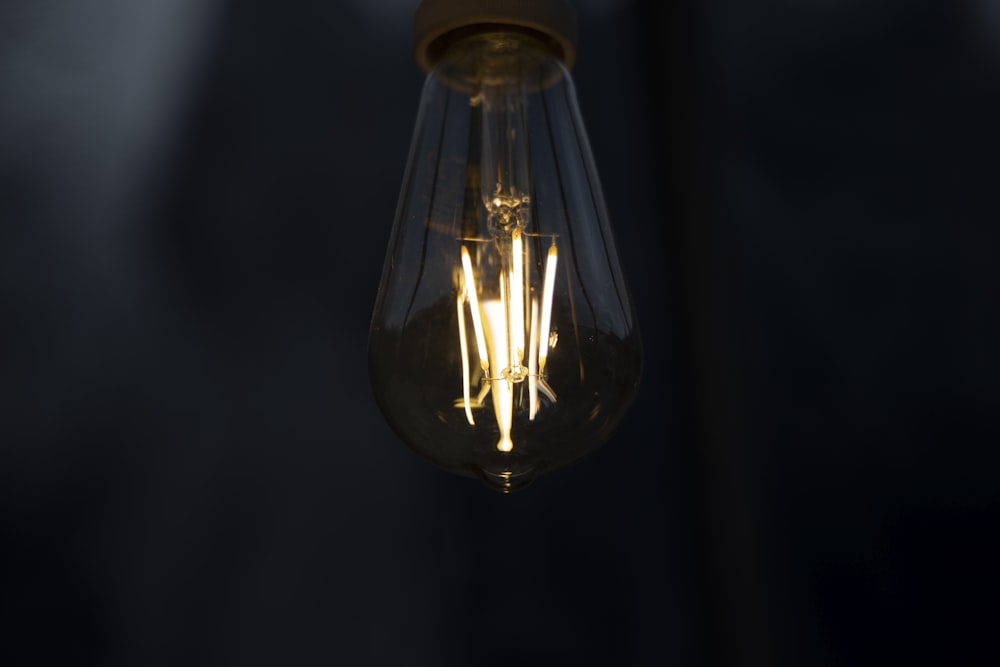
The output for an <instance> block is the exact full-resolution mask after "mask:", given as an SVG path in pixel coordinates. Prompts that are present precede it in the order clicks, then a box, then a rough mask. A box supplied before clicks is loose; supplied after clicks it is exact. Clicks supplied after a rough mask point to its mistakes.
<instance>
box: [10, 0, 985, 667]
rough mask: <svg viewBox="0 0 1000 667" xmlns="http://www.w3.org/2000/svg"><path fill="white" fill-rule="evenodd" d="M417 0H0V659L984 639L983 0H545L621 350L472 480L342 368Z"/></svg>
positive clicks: (768, 659)
mask: <svg viewBox="0 0 1000 667" xmlns="http://www.w3.org/2000/svg"><path fill="white" fill-rule="evenodd" d="M415 4H416V3H415V1H412V0H411V1H404V0H399V1H391V0H382V1H381V2H357V3H351V2H340V3H330V2H313V3H298V4H297V5H296V6H294V7H292V6H289V5H287V4H282V3H268V2H262V1H253V0H251V1H243V2H229V1H227V0H216V1H214V2H206V1H205V0H184V1H181V0H144V1H143V2H133V3H126V2H114V1H113V0H97V1H95V2H91V3H88V4H87V5H86V6H82V5H81V6H76V5H74V4H70V3H66V4H64V3H57V2H54V1H49V0H30V1H29V0H8V1H7V2H6V3H4V4H3V5H2V6H0V276H2V277H0V296H2V300H0V308H2V316H0V341H2V345H0V360H2V361H0V398H2V402H0V406H2V407H0V572H2V575H0V577H2V579H0V628H2V629H0V663H2V664H46V663H48V662H55V661H56V660H60V661H62V660H67V659H72V660H74V661H75V662H76V663H78V664H101V665H105V664H107V665H136V664H144V665H145V664H178V663H186V664H220V663H224V664H245V665H256V664H260V665H268V664H318V663H327V664H329V663H333V664H348V665H355V664H357V665H398V664H407V665H442V666H443V665H494V664H496V665H499V664H508V663H511V662H517V663H518V664H574V665H576V664H580V665H583V664H602V663H603V664H615V665H662V664H676V665H703V664H712V665H716V664H717V665H745V664H770V665H805V664H819V665H854V664H868V663H872V664H874V663H886V662H890V663H896V662H903V661H906V662H909V663H918V664H920V663H924V662H930V661H933V662H942V661H948V662H959V663H968V662H970V661H969V660H968V659H967V658H968V656H972V655H974V654H975V653H976V652H977V651H978V652H980V653H982V652H987V651H992V650H993V649H992V639H991V637H990V634H989V633H990V631H991V629H992V628H995V627H996V625H997V621H998V620H1000V618H998V617H997V616H998V614H997V612H996V607H995V604H994V602H993V601H994V600H995V599H996V597H997V593H998V592H1000V591H998V590H997V588H998V586H997V583H996V582H997V577H996V572H995V569H996V566H995V562H996V560H997V556H998V555H1000V549H998V548H997V545H996V544H995V540H994V537H993V534H994V533H995V531H996V526H997V525H998V522H997V519H998V511H997V510H998V507H1000V491H998V482H1000V474H998V473H1000V470H998V460H1000V459H998V457H997V455H996V454H995V453H994V448H995V447H996V446H997V443H1000V419H998V415H997V412H998V399H1000V392H998V381H997V377H998V375H1000V355H998V353H997V341H998V340H1000V327H998V315H997V301H998V289H997V288H998V285H1000V273H998V269H997V257H996V255H997V250H996V249H997V248H998V247H1000V244H998V240H1000V239H998V238H997V237H998V232H997V230H996V219H997V211H998V208H1000V206H998V199H997V183H998V182H1000V180H998V176H1000V173H998V172H1000V169H998V166H997V165H998V161H997V158H996V156H997V155H998V154H1000V136H998V129H997V127H998V126H997V122H996V119H997V118H1000V88H998V86H1000V15H998V12H997V10H996V7H995V6H994V5H995V3H992V4H991V3H990V2H988V1H987V0H981V1H980V2H971V1H969V2H965V1H963V2H954V1H947V0H940V1H937V2H930V1H928V2H916V3H915V2H876V3H861V2H804V1H803V2H789V1H784V2H777V1H761V2H755V3H740V2H730V1H728V0H712V1H711V2H702V3H697V2H694V1H693V0H691V1H687V2H680V1H678V2H671V3H660V2H652V1H648V2H645V1H639V0H635V1H631V2H630V1H627V0H606V1H601V0H590V1H588V2H583V1H581V2H578V3H576V4H577V7H578V9H579V10H580V15H581V20H582V25H581V45H580V53H579V58H578V62H577V66H576V69H575V71H574V75H575V77H576V82H577V89H578V93H579V96H580V102H581V106H582V109H583V114H584V117H585V120H586V121H587V125H588V128H589V130H590V133H591V140H592V144H593V149H594V152H595V154H596V157H597V160H598V165H599V168H600V171H601V174H602V177H603V181H604V186H605V192H606V195H607V200H608V204H609V208H610V210H611V212H612V217H613V220H614V222H615V224H616V231H617V233H618V234H617V236H618V241H619V247H620V250H621V251H622V254H623V256H624V259H625V262H626V269H627V271H628V272H629V277H630V279H631V283H632V288H633V293H634V297H635V301H636V304H637V308H638V310H639V316H640V323H641V326H642V328H643V337H644V341H645V343H646V355H647V363H646V369H645V375H644V380H643V387H642V392H641V394H640V397H639V399H638V400H637V402H636V404H635V406H634V408H633V411H632V412H631V413H630V415H629V417H628V418H627V419H626V421H625V423H624V424H623V425H622V428H621V430H620V432H619V434H618V436H617V437H616V438H615V440H614V441H612V442H611V443H609V444H608V445H607V446H606V447H605V448H604V449H603V450H602V451H601V452H599V453H598V454H596V455H595V456H593V457H591V458H590V459H588V460H586V461H584V462H582V463H580V464H578V465H576V466H574V467H572V468H570V469H568V470H565V471H561V472H558V473H553V474H550V475H548V476H545V477H543V478H542V479H541V480H539V481H538V482H537V484H536V485H534V486H532V487H531V488H529V489H527V490H525V491H524V492H522V493H519V494H515V495H513V496H510V497H501V496H498V495H495V494H493V493H492V492H489V491H488V490H487V489H485V488H484V487H481V486H480V485H478V484H477V483H475V482H472V481H470V480H466V479H461V478H455V477H452V476H450V475H448V474H445V473H443V472H440V471H438V470H436V469H434V468H433V467H431V466H429V465H428V464H426V463H424V462H422V461H419V460H417V458H416V457H415V456H414V455H413V454H411V453H410V452H409V451H408V450H407V449H406V448H405V446H403V445H402V444H401V443H399V442H398V441H396V439H395V438H394V437H393V435H392V434H391V433H390V431H389V429H388V427H387V426H386V425H385V424H384V422H383V421H382V419H381V417H380V415H379V414H378V411H377V409H376V408H375V406H374V402H373V400H372V398H371V396H370V393H369V390H368V386H367V373H366V368H365V362H364V359H365V354H364V350H365V345H366V337H367V327H368V319H369V316H370V312H371V307H372V304H373V301H374V296H375V294H374V293H375V289H376V287H377V283H378V278H379V275H380V272H381V263H382V261H383V258H384V252H385V244H386V242H387V240H388V234H389V228H390V225H391V220H392V215H393V210H394V207H395V200H396V194H397V192H398V188H399V184H400V181H401V178H402V171H403V167H404V162H405V160H406V153H407V149H408V143H409V134H410V131H411V129H412V125H413V119H414V115H415V112H416V105H417V101H418V98H419V93H420V86H421V80H422V76H421V74H420V72H419V71H418V70H417V68H416V67H415V65H414V64H413V61H412V57H411V55H410V47H409V16H410V15H411V13H412V10H413V8H414V6H415Z"/></svg>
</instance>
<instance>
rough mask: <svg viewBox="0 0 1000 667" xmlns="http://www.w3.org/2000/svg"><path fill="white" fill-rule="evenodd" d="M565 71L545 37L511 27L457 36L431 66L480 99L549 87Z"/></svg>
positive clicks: (452, 83) (435, 73) (443, 76)
mask: <svg viewBox="0 0 1000 667" xmlns="http://www.w3.org/2000/svg"><path fill="white" fill-rule="evenodd" d="M565 72H566V70H565V68H564V67H563V66H562V65H561V63H560V61H559V60H558V59H557V58H556V57H555V56H554V54H553V53H552V51H551V49H550V48H549V46H548V44H546V42H545V40H544V39H542V38H540V37H539V36H538V35H535V34H531V33H527V32H521V31H511V30H500V31H496V32H486V33H482V32H474V33H471V34H469V35H467V36H465V37H463V38H461V39H458V40H456V41H454V42H452V43H451V44H450V45H449V46H448V48H447V50H446V51H445V52H444V54H442V56H441V58H440V59H439V60H438V63H437V65H435V66H434V68H433V69H432V70H431V73H432V75H433V76H436V77H438V78H439V79H441V80H442V81H444V82H445V83H446V84H447V85H448V86H450V87H452V88H456V89H459V90H463V91H466V92H468V93H469V94H470V95H472V96H473V97H474V99H477V100H478V97H479V96H481V95H483V94H485V95H491V94H497V93H502V92H503V91H512V90H515V89H516V90H518V91H529V90H539V89H543V88H547V87H549V86H551V85H552V84H553V83H555V82H556V81H558V80H559V79H561V78H562V77H563V76H564V75H565Z"/></svg>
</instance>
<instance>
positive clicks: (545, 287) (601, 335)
mask: <svg viewBox="0 0 1000 667" xmlns="http://www.w3.org/2000/svg"><path fill="white" fill-rule="evenodd" d="M452 5H456V6H461V8H462V9H461V10H455V11H453V12H452V13H451V14H449V16H451V19H449V20H437V21H436V22H435V20H433V18H431V19H429V18H428V14H433V15H435V16H438V18H439V15H440V12H441V10H442V7H445V9H446V10H449V11H450V9H449V8H452ZM480 5H498V6H500V7H501V10H497V9H496V7H492V8H491V9H490V11H489V12H485V13H484V12H482V11H481V9H482V8H481V7H479V6H480ZM428 6H430V8H429V9H428ZM511 6H514V7H515V10H514V11H513V14H515V15H514V16H511V15H509V13H508V14H505V13H504V12H505V11H508V10H509V8H510V7H511ZM539 7H541V8H542V10H541V12H542V14H543V15H542V16H541V17H539V16H538V14H537V12H538V8H539ZM504 8H506V9H504ZM525 8H527V10H525ZM421 11H424V15H423V21H422V18H421V13H420V12H421ZM525 11H527V12H528V13H529V14H530V16H529V17H528V18H527V19H524V12H525ZM567 11H569V8H568V5H566V4H565V3H564V2H552V1H551V0H549V1H548V2H541V1H539V0H535V1H534V2H521V3H518V2H509V1H508V2H484V1H483V0H479V1H478V2H474V1H470V0H465V1H464V2H457V3H456V2H452V3H450V4H449V3H445V2H440V1H432V0H425V1H424V3H423V5H422V6H421V8H420V9H419V10H418V15H417V23H418V29H417V37H418V40H417V41H418V60H420V61H421V62H423V63H425V64H426V65H427V67H428V68H429V72H428V75H427V79H426V82H425V85H424V89H423V96H422V99H421V103H420V109H419V113H418V118H417V124H416V130H415V134H414V137H413V143H412V146H411V150H410V157H409V162H408V165H407V168H406V175H405V177H404V183H403V188H402V193H401V195H400V199H399V205H398V208H397V212H396V220H395V224H394V227H393V230H392V234H391V239H390V242H389V250H388V255H387V258H386V262H385V268H384V270H383V274H382V281H381V285H380V288H379V292H378V297H377V300H376V305H375V312H374V316H373V319H372V326H371V333H370V337H369V374H370V379H371V383H372V387H373V390H374V394H375V397H376V400H377V402H378V405H379V407H380V408H381V410H382V412H383V414H384V415H385V417H386V419H387V421H388V422H389V424H390V425H391V426H392V428H393V429H394V431H395V432H396V433H397V434H398V435H399V436H400V438H401V439H402V440H404V441H405V442H406V443H407V444H408V445H409V446H410V447H412V448H413V449H414V450H416V451H417V452H418V453H419V454H421V455H423V456H425V457H426V458H428V459H430V460H431V461H433V462H435V463H437V464H438V465H440V466H443V467H444V468H446V469H448V470H451V471H453V472H456V473H459V474H464V475H469V476H476V477H479V478H480V479H482V480H483V481H484V482H486V483H487V484H488V485H489V486H491V487H493V488H495V489H498V490H501V491H505V492H506V491H510V490H514V489H518V488H521V487H523V486H525V485H526V484H528V483H529V482H530V481H532V480H533V479H534V478H535V477H536V476H537V475H538V474H539V473H541V472H544V471H547V470H551V469H553V468H557V467H560V466H563V465H566V464H568V463H570V462H573V461H575V460H577V459H579V458H580V457H582V456H584V455H586V454H588V453H590V452H591V451H593V450H594V449H596V448H597V447H599V446H600V445H601V444H603V443H604V442H605V441H607V439H608V438H609V437H610V436H611V434H612V432H613V430H614V428H615V426H616V425H617V424H618V422H619V421H620V419H621V417H622V416H623V414H624V413H625V411H626V409H627V407H628V405H629V404H630V402H631V400H632V398H633V397H634V395H635V392H636V390H637V388H638V384H639V376H640V371H641V365H642V361H641V357H642V353H641V346H640V342H639V335H638V330H637V328H636V323H635V316H634V312H633V308H632V304H631V301H630V298H629V294H628V288H627V286H626V283H625V278H624V275H623V273H622V270H621V266H620V262H619V258H618V254H617V251H616V249H615V245H614V240H613V238H612V232H611V228H610V226H609V222H608V217H607V213H606V211H605V205H604V200H603V196H602V194H601V188H600V184H599V182H598V179H597V172H596V170H595V168H594V164H593V158H592V156H591V152H590V148H589V145H588V141H587V137H586V135H585V132H584V129H583V123H582V121H581V118H580V114H579V111H578V108H577V103H576V96H575V92H574V89H573V84H572V81H571V79H570V75H569V71H568V68H567V65H566V64H565V61H566V60H569V59H571V58H572V39H571V35H572V22H571V20H572V15H571V14H568V13H567ZM463 12H464V13H463ZM532 12H535V13H532ZM546 12H549V13H548V14H546ZM445 13H446V14H447V13H448V11H446V12H445ZM455 15H458V16H459V18H458V20H455V18H454V16H455ZM446 18H447V17H446ZM428 25H430V27H428ZM567 35H569V36H570V37H567Z"/></svg>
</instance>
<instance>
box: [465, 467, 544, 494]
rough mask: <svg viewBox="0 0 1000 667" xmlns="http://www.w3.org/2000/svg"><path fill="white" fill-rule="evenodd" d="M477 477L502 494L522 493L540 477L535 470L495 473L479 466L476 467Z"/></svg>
mask: <svg viewBox="0 0 1000 667" xmlns="http://www.w3.org/2000/svg"><path fill="white" fill-rule="evenodd" d="M476 475H477V476H478V477H479V479H480V480H482V482H483V483H484V484H486V486H488V487H490V488H491V489H493V490H494V491H499V492H500V493H511V492H512V491H520V490H521V489H523V488H524V487H526V486H528V485H529V484H531V483H532V482H533V481H535V477H537V476H538V475H537V471H536V469H535V468H528V469H527V470H522V471H520V472H511V471H510V470H502V471H500V472H493V471H492V470H485V469H483V468H480V467H478V466H477V467H476Z"/></svg>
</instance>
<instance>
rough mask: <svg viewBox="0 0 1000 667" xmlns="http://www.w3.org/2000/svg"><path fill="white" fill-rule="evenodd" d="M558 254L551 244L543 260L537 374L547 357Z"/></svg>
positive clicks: (542, 369)
mask: <svg viewBox="0 0 1000 667" xmlns="http://www.w3.org/2000/svg"><path fill="white" fill-rule="evenodd" d="M558 254H559V253H558V252H557V251H556V246H555V244H554V243H553V244H552V245H551V246H549V254H548V256H547V257H546V258H545V279H544V283H543V284H544V288H543V291H542V324H541V330H540V332H539V337H538V372H539V373H541V372H542V371H544V370H545V360H546V359H547V358H548V356H549V327H550V326H551V325H552V290H553V289H554V288H555V284H556V261H557V259H558Z"/></svg>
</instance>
